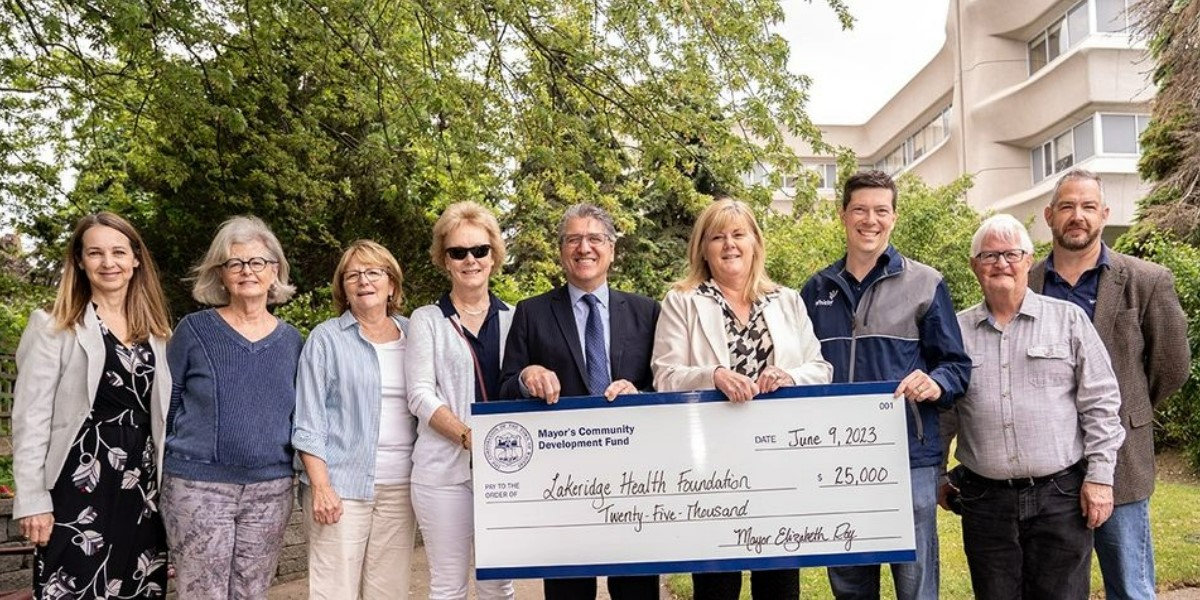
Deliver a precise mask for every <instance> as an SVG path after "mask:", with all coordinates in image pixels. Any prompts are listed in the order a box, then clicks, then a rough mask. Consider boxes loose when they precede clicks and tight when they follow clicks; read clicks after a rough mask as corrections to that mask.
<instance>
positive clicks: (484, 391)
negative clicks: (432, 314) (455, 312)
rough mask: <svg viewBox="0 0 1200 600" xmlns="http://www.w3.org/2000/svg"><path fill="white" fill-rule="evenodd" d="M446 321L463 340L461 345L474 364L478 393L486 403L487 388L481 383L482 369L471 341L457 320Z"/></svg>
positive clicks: (451, 318) (450, 318)
mask: <svg viewBox="0 0 1200 600" xmlns="http://www.w3.org/2000/svg"><path fill="white" fill-rule="evenodd" d="M447 319H449V320H450V325H451V326H453V327H454V331H457V332H458V335H459V337H461V338H462V339H463V343H464V344H466V345H467V352H470V353H471V361H472V362H474V363H475V380H476V382H478V383H479V393H480V394H482V395H483V401H484V402H487V401H488V395H487V386H486V385H484V383H483V368H482V367H481V366H480V365H479V357H478V356H476V355H475V347H474V346H472V345H471V340H469V339H467V334H466V332H465V331H463V328H462V325H460V324H459V322H458V319H456V318H454V317H453V316H451V317H447Z"/></svg>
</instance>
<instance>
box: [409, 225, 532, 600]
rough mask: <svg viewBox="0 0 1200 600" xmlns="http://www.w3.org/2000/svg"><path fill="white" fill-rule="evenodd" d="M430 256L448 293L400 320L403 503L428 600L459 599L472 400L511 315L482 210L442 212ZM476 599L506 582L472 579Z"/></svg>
mask: <svg viewBox="0 0 1200 600" xmlns="http://www.w3.org/2000/svg"><path fill="white" fill-rule="evenodd" d="M429 253H430V255H431V257H432V259H433V264H434V266H436V267H438V269H440V270H441V271H442V272H443V273H445V274H446V277H447V278H449V280H450V291H449V292H447V293H446V294H444V295H443V296H442V297H441V298H440V299H439V300H438V301H437V303H436V304H430V305H428V306H423V307H421V308H418V309H417V310H415V311H413V313H412V319H411V320H410V321H409V342H408V356H407V359H406V361H405V369H406V371H407V373H406V377H405V379H406V383H407V384H408V407H409V410H411V411H412V414H413V415H416V417H417V441H416V444H415V445H414V447H413V454H412V462H413V466H412V484H411V487H412V501H413V509H414V510H415V511H416V515H417V523H418V525H420V527H421V536H422V538H423V539H424V541H425V554H426V555H427V556H428V558H429V600H466V598H467V581H468V578H469V576H470V573H471V560H472V553H473V551H474V541H475V536H474V522H475V521H474V513H473V512H472V510H473V509H472V497H473V488H472V483H471V441H472V437H471V428H470V416H471V403H472V402H487V401H488V400H496V399H497V396H498V395H499V391H500V364H501V362H502V361H503V356H502V354H503V352H504V343H505V340H506V339H507V338H508V330H509V327H510V326H511V325H512V315H513V310H512V307H511V306H509V305H508V304H506V303H504V302H503V301H502V300H500V299H499V298H497V297H496V296H495V294H492V293H491V291H490V290H489V280H490V278H491V275H492V273H493V272H496V271H497V270H499V269H500V267H501V265H503V264H504V238H503V237H502V236H501V234H500V224H499V223H498V222H497V221H496V217H495V216H493V215H492V213H491V211H489V210H488V209H486V208H484V207H483V206H481V205H479V204H476V203H474V202H458V203H455V204H451V205H450V206H448V207H446V210H445V211H443V212H442V216H441V217H439V218H438V220H437V223H435V224H434V226H433V245H432V246H431V247H430V249H429ZM475 597H476V598H479V600H511V598H513V585H512V581H511V580H507V579H497V580H490V581H477V582H475Z"/></svg>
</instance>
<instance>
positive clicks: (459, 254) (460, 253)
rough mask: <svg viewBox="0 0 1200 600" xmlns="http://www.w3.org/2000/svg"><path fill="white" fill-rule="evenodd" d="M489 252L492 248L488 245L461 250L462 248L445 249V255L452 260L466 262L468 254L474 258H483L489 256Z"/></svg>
mask: <svg viewBox="0 0 1200 600" xmlns="http://www.w3.org/2000/svg"><path fill="white" fill-rule="evenodd" d="M491 252H492V247H491V246H490V245H488V244H480V245H478V246H471V247H470V248H463V247H462V246H455V247H453V248H446V255H447V256H449V257H450V258H453V259H454V260H466V258H467V255H468V254H470V255H471V256H474V257H475V258H483V257H485V256H487V255H488V254H491Z"/></svg>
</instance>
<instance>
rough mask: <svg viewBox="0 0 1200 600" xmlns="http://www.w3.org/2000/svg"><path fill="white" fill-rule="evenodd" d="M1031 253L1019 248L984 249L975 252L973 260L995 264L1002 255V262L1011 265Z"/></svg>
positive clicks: (985, 263)
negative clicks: (977, 252)
mask: <svg viewBox="0 0 1200 600" xmlns="http://www.w3.org/2000/svg"><path fill="white" fill-rule="evenodd" d="M1032 254H1033V253H1032V252H1030V251H1028V250H1024V249H1021V248H1013V249H1011V250H999V251H991V250H988V251H984V252H980V253H979V254H976V255H975V260H977V261H979V263H980V264H983V265H994V264H997V263H999V262H1000V258H1001V257H1004V262H1006V263H1008V264H1010V265H1012V264H1016V263H1019V262H1021V261H1022V260H1025V257H1026V256H1029V255H1032Z"/></svg>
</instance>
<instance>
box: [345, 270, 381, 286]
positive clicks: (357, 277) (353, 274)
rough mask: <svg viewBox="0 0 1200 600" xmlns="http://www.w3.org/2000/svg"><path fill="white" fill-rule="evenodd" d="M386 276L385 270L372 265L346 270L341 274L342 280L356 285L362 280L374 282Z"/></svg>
mask: <svg viewBox="0 0 1200 600" xmlns="http://www.w3.org/2000/svg"><path fill="white" fill-rule="evenodd" d="M386 276H387V271H385V270H383V269H381V268H379V267H373V268H370V269H363V270H361V271H346V272H345V273H343V274H342V281H344V282H346V283H349V284H351V285H358V284H359V283H362V282H364V281H367V282H370V283H375V282H377V281H379V280H380V279H383V278H384V277H386Z"/></svg>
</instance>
